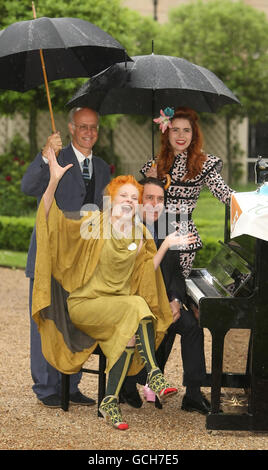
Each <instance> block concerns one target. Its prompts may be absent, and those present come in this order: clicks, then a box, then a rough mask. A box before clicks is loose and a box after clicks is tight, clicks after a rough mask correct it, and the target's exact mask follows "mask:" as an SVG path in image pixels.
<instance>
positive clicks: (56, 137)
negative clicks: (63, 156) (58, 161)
mask: <svg viewBox="0 0 268 470" xmlns="http://www.w3.org/2000/svg"><path fill="white" fill-rule="evenodd" d="M49 149H53V150H54V152H55V154H56V156H57V155H58V154H59V152H60V150H61V149H62V141H61V136H60V133H59V132H55V134H52V135H50V136H49V137H48V138H47V141H46V144H45V146H44V148H43V150H42V155H43V157H45V158H48V154H49Z"/></svg>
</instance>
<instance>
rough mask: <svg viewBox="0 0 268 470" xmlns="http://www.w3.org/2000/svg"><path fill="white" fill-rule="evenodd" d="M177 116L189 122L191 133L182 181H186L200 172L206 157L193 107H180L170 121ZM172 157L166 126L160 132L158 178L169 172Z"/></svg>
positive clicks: (173, 156)
mask: <svg viewBox="0 0 268 470" xmlns="http://www.w3.org/2000/svg"><path fill="white" fill-rule="evenodd" d="M177 118H181V119H187V120H188V121H189V122H190V124H191V127H192V133H193V136H192V141H191V144H190V145H189V147H188V149H187V163H186V169H187V173H186V175H185V176H184V177H183V181H186V180H190V179H192V178H195V176H197V175H198V174H199V173H200V172H201V170H202V167H203V163H204V161H205V160H206V158H207V157H206V154H205V153H204V152H203V151H202V145H203V136H202V132H201V130H200V127H199V124H198V116H197V114H196V112H195V111H194V110H193V109H190V108H185V107H181V108H178V109H177V110H176V111H175V113H174V116H173V117H172V119H171V122H172V121H173V120H174V119H177ZM174 158H175V155H174V150H173V149H172V147H171V145H170V143H169V128H167V129H166V131H165V132H164V133H163V134H161V146H160V152H159V155H158V157H157V176H158V178H160V179H163V178H164V177H165V174H166V173H168V172H169V170H170V168H171V166H172V164H173V161H174Z"/></svg>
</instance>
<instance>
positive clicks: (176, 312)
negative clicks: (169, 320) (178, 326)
mask: <svg viewBox="0 0 268 470" xmlns="http://www.w3.org/2000/svg"><path fill="white" fill-rule="evenodd" d="M169 305H170V308H171V311H172V315H173V323H175V321H177V320H178V319H179V318H180V316H181V311H180V303H179V302H178V301H177V300H175V299H174V300H172V301H171V302H169Z"/></svg>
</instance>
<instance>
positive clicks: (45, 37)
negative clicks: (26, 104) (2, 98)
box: [0, 17, 130, 99]
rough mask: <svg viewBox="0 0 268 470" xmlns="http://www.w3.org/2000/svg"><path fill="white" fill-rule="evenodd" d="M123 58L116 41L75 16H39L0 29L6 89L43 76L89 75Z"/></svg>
mask: <svg viewBox="0 0 268 470" xmlns="http://www.w3.org/2000/svg"><path fill="white" fill-rule="evenodd" d="M40 50H41V56H43V64H42V66H41V61H40ZM126 60H130V58H129V57H128V56H127V54H126V52H125V49H124V48H123V46H121V44H120V43H119V42H118V41H116V40H115V39H114V38H112V37H111V36H110V35H109V34H107V33H106V32H105V31H103V30H102V29H100V28H98V27H97V26H95V25H94V24H92V23H89V22H88V21H85V20H81V19H79V18H46V17H42V18H37V19H34V20H28V21H20V22H18V23H13V24H12V25H10V26H8V27H7V28H6V29H4V30H2V31H1V32H0V67H1V74H0V88H2V89H6V90H15V91H20V92H25V91H28V90H31V89H32V88H35V87H37V86H39V85H42V84H44V80H46V79H47V81H49V82H50V81H53V80H59V79H62V78H74V77H90V76H92V75H95V74H97V73H99V72H100V71H101V70H104V69H105V68H107V67H109V66H110V65H111V64H114V63H115V62H121V61H124V62H125V61H126ZM44 68H45V70H44ZM47 91H48V90H47ZM48 99H49V97H48Z"/></svg>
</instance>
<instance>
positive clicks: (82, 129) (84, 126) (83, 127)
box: [72, 122, 99, 132]
mask: <svg viewBox="0 0 268 470" xmlns="http://www.w3.org/2000/svg"><path fill="white" fill-rule="evenodd" d="M72 125H73V126H75V127H77V129H78V130H79V131H80V132H88V131H91V132H98V130H99V126H88V125H87V124H75V123H74V122H72Z"/></svg>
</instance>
